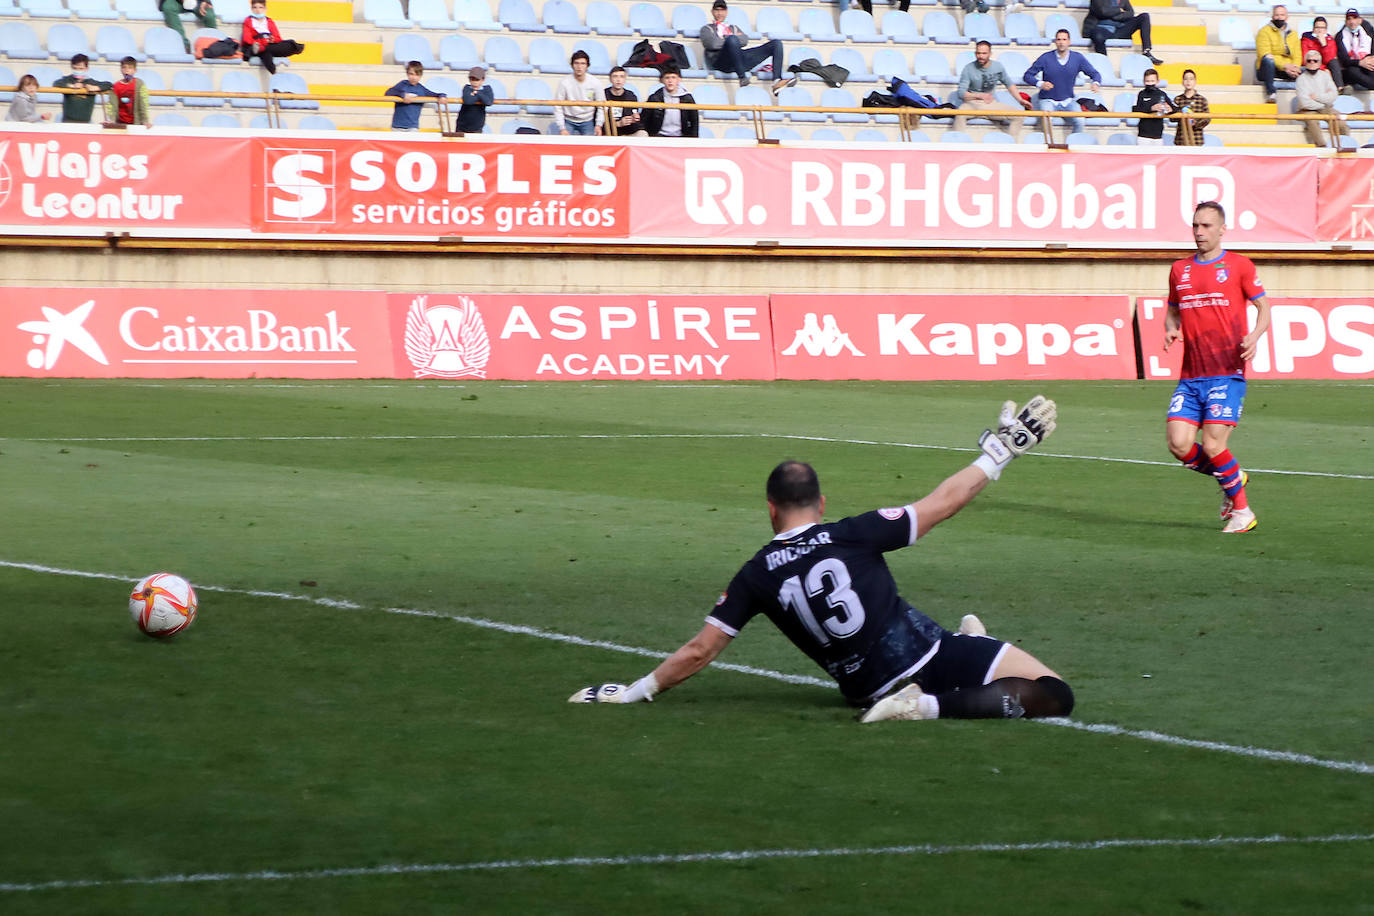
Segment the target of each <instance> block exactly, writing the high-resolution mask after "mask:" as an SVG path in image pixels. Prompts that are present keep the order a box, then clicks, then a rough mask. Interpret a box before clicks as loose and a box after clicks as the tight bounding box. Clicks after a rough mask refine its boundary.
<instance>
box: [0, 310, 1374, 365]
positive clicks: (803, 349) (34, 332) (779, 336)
mask: <svg viewBox="0 0 1374 916" xmlns="http://www.w3.org/2000/svg"><path fill="white" fill-rule="evenodd" d="M1163 313H1164V304H1163V302H1162V301H1160V300H1159V298H1158V297H1157V296H1145V295H1141V296H1137V297H1130V296H1124V295H1119V296H1053V297H1050V296H1033V295H1026V296H1006V295H967V296H930V295H909V296H900V295H899V296H892V295H881V296H878V295H819V294H811V295H799V294H777V295H772V296H768V295H742V296H646V295H566V296H565V295H548V294H532V295H521V294H488V293H484V292H481V291H476V290H466V289H464V290H455V291H453V292H432V291H429V292H414V293H400V292H394V291H384V290H301V289H293V290H241V289H228V290H226V289H130V288H127V287H125V288H106V287H62V288H51V287H0V376H23V377H33V378H196V377H201V378H299V379H326V378H390V379H412V380H426V379H434V380H450V381H452V380H465V381H470V382H480V381H482V380H485V379H512V380H525V381H591V380H595V381H608V380H618V379H637V380H660V381H737V380H753V379H765V380H770V379H827V380H840V379H880V380H897V381H920V380H936V379H954V380H963V379H982V380H1018V379H1136V378H1142V377H1143V378H1146V379H1171V378H1177V375H1178V367H1179V348H1178V347H1174V348H1171V350H1170V351H1169V352H1168V353H1167V354H1166V353H1165V352H1164V350H1163V346H1162V344H1163V337H1164V330H1163ZM1271 316H1272V323H1271V327H1270V330H1269V331H1268V333H1266V334H1265V335H1264V336H1263V337H1262V338H1261V340H1260V343H1259V348H1258V353H1257V354H1256V356H1255V358H1254V360H1253V361H1252V362H1251V365H1250V368H1249V375H1250V377H1251V378H1265V379H1280V378H1291V379H1368V378H1374V298H1369V297H1360V296H1356V297H1349V298H1302V299H1284V298H1275V299H1274V301H1273V303H1272V305H1271Z"/></svg>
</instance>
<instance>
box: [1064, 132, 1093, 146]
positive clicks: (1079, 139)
mask: <svg viewBox="0 0 1374 916" xmlns="http://www.w3.org/2000/svg"><path fill="white" fill-rule="evenodd" d="M1064 142H1065V143H1066V144H1068V145H1069V146H1097V145H1098V144H1097V137H1096V136H1094V135H1093V134H1090V133H1087V132H1086V131H1081V130H1079V131H1074V132H1073V133H1071V134H1069V135H1068V136H1067V137H1065V138H1064Z"/></svg>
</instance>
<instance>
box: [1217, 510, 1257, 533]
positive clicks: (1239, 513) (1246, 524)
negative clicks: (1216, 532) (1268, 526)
mask: <svg viewBox="0 0 1374 916" xmlns="http://www.w3.org/2000/svg"><path fill="white" fill-rule="evenodd" d="M1258 524H1259V522H1258V521H1257V520H1256V519H1255V513H1254V510H1252V509H1233V510H1231V517H1230V518H1229V519H1227V520H1226V527H1225V528H1223V529H1221V533H1222V534H1243V533H1244V532H1246V531H1249V530H1250V529H1252V528H1254V527H1255V526H1256V525H1258Z"/></svg>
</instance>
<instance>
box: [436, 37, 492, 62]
mask: <svg viewBox="0 0 1374 916" xmlns="http://www.w3.org/2000/svg"><path fill="white" fill-rule="evenodd" d="M439 61H440V63H442V64H443V65H444V66H445V67H448V68H449V69H450V70H471V69H472V68H473V67H480V66H482V64H483V61H482V56H481V55H480V54H478V53H477V46H476V45H474V44H473V43H472V39H471V38H469V37H467V36H466V35H459V34H457V33H455V34H453V35H445V36H444V37H443V38H440V39H439Z"/></svg>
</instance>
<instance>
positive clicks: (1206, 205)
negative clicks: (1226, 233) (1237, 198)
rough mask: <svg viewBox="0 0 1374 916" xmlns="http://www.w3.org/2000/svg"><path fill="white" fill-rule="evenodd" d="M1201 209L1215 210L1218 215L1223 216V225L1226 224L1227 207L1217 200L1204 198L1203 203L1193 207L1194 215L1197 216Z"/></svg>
mask: <svg viewBox="0 0 1374 916" xmlns="http://www.w3.org/2000/svg"><path fill="white" fill-rule="evenodd" d="M1199 210H1215V211H1216V214H1217V216H1219V217H1221V224H1222V225H1223V226H1225V225H1226V209H1225V208H1224V207H1222V205H1221V204H1219V203H1217V202H1216V201H1215V200H1204V201H1203V202H1202V203H1200V204H1198V205H1197V206H1196V207H1194V208H1193V215H1194V216H1197V211H1199Z"/></svg>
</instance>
